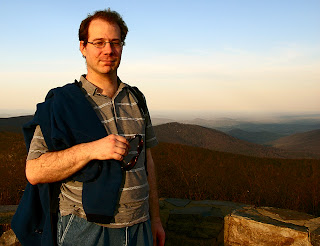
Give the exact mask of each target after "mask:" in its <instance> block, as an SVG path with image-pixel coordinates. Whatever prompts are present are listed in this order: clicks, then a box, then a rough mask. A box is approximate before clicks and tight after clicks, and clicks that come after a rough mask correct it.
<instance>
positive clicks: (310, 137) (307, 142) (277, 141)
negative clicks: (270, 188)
mask: <svg viewBox="0 0 320 246" xmlns="http://www.w3.org/2000/svg"><path fill="white" fill-rule="evenodd" d="M32 117H33V116H31V115H29V116H19V117H11V118H0V131H11V132H18V133H22V125H23V124H25V123H26V122H28V121H30V120H31V119H32ZM168 120H169V119H163V120H162V122H166V121H168ZM197 121H201V119H198V120H197ZM158 122H160V119H159V120H158ZM219 122H220V124H221V125H225V126H226V124H227V125H229V126H228V127H231V125H232V124H231V122H232V120H231V119H221V120H220V121H219ZM309 123H310V122H309ZM316 124H317V123H314V122H313V124H311V123H310V124H304V127H306V125H307V127H306V128H308V126H310V127H312V128H313V127H315V126H316ZM302 125H303V124H302ZM253 128H254V129H256V128H255V127H253ZM280 128H284V126H282V125H281V126H280ZM154 129H155V132H156V135H157V137H158V140H159V141H160V142H167V143H177V144H183V145H189V146H194V147H201V148H205V149H210V150H215V151H220V152H227V153H234V154H241V155H247V156H255V157H267V158H320V150H319V145H320V140H319V139H320V130H319V129H320V126H319V128H318V129H317V130H312V131H306V132H304V133H296V134H294V135H290V136H285V135H284V134H281V133H279V130H278V131H253V130H252V129H250V130H251V131H245V130H243V129H239V128H234V129H232V130H230V131H228V132H223V131H220V130H216V129H212V128H209V127H204V126H199V125H194V124H183V123H177V122H170V123H165V124H161V125H155V126H154ZM280 132H281V131H280ZM261 144H265V145H268V146H264V145H261Z"/></svg>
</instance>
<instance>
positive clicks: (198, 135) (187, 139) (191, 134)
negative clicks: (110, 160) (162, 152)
mask: <svg viewBox="0 0 320 246" xmlns="http://www.w3.org/2000/svg"><path fill="white" fill-rule="evenodd" d="M154 130H155V133H156V136H157V138H158V140H159V141H160V142H167V143H176V144H183V145H189V146H194V147H201V148H205V149H210V150H215V151H220V152H227V153H234V154H240V155H248V156H255V157H267V158H284V159H286V158H289V159H295V158H320V153H319V155H318V154H314V153H312V154H311V153H300V152H299V153H295V152H292V151H287V150H282V149H278V148H274V147H267V146H262V145H259V144H255V143H249V142H246V141H243V140H240V139H237V138H234V137H232V136H230V135H227V134H226V133H224V132H221V131H218V130H215V129H211V128H207V127H203V126H198V125H190V124H182V123H177V122H171V123H166V124H163V125H158V126H154Z"/></svg>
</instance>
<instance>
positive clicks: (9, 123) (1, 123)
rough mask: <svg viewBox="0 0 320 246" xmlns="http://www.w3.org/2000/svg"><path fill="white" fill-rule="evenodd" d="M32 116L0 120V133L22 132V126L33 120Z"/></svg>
mask: <svg viewBox="0 0 320 246" xmlns="http://www.w3.org/2000/svg"><path fill="white" fill-rule="evenodd" d="M32 117H33V116H32V115H26V116H17V117H10V118H0V131H9V132H22V126H23V125H24V124H25V123H27V122H28V121H30V120H31V119H32Z"/></svg>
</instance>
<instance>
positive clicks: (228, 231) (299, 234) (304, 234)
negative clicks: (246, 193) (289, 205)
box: [224, 207, 319, 246]
mask: <svg viewBox="0 0 320 246" xmlns="http://www.w3.org/2000/svg"><path fill="white" fill-rule="evenodd" d="M314 218H315V217H313V216H311V215H308V214H303V213H298V212H295V211H291V210H285V209H275V208H254V207H246V208H242V209H238V210H235V211H234V212H233V213H231V214H230V215H228V216H226V217H225V229H224V238H225V240H224V241H225V245H248V246H250V245H261V246H264V245H266V246H267V245H268V246H269V245H292V246H294V245H299V246H301V245H304V246H311V245H319V244H311V239H310V238H309V231H310V230H309V228H308V227H307V225H308V222H309V221H310V220H312V219H314ZM309 224H310V223H309ZM318 225H319V224H318ZM315 235H316V233H315ZM316 240H317V238H316V237H315V240H314V242H316Z"/></svg>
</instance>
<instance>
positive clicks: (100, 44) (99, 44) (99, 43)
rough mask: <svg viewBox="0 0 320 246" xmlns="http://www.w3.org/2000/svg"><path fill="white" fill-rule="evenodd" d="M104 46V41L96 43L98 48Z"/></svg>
mask: <svg viewBox="0 0 320 246" xmlns="http://www.w3.org/2000/svg"><path fill="white" fill-rule="evenodd" d="M103 44H104V42H102V41H97V42H95V43H94V45H96V46H103Z"/></svg>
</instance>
